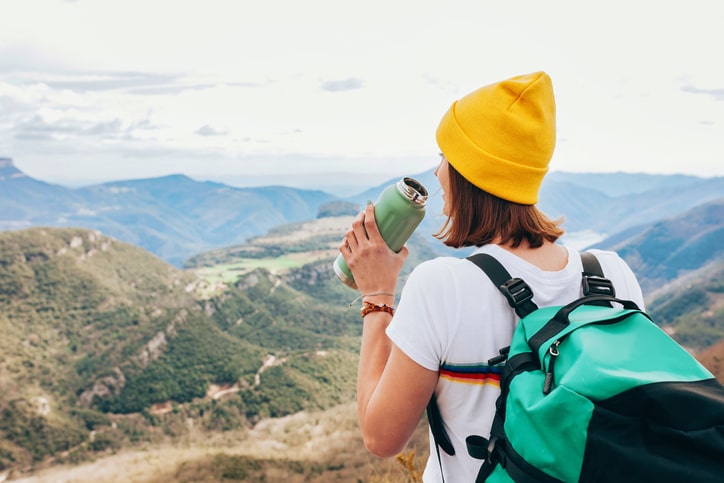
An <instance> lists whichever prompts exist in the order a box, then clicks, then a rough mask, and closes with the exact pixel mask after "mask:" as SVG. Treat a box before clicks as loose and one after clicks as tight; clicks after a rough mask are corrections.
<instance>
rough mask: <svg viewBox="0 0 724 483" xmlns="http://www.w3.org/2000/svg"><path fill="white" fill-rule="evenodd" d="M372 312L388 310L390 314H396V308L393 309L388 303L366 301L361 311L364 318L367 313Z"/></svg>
mask: <svg viewBox="0 0 724 483" xmlns="http://www.w3.org/2000/svg"><path fill="white" fill-rule="evenodd" d="M372 312H387V313H388V314H390V315H395V309H393V308H392V307H391V306H389V305H387V304H383V305H377V304H373V303H372V302H365V305H364V307H362V310H360V311H359V313H360V315H361V316H362V318H364V316H365V315H367V314H371V313H372Z"/></svg>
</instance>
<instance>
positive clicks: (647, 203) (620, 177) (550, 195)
mask: <svg viewBox="0 0 724 483" xmlns="http://www.w3.org/2000/svg"><path fill="white" fill-rule="evenodd" d="M410 176H411V177H412V178H415V179H416V180H418V181H419V182H420V183H422V184H423V185H424V186H425V187H426V188H427V189H428V191H429V192H430V199H429V201H428V206H427V210H426V211H427V215H426V217H425V219H424V220H423V222H422V224H421V226H420V228H419V229H418V232H420V233H422V234H425V235H427V234H431V233H435V232H436V231H437V230H438V229H439V228H440V227H441V226H442V224H443V223H444V221H445V218H444V216H442V196H441V195H440V193H439V189H440V184H439V183H438V181H437V178H436V177H435V175H434V170H429V171H425V172H422V173H416V174H411V175H410ZM397 181H399V178H395V179H390V180H389V181H388V182H386V183H383V184H381V185H379V186H375V187H373V188H370V189H369V190H367V191H365V192H363V193H361V194H359V195H357V196H355V197H353V198H351V199H352V200H353V201H355V202H356V203H358V204H359V205H360V206H364V203H365V202H366V201H367V200H372V201H374V200H376V199H377V197H378V196H379V193H380V192H381V191H382V189H383V188H384V187H386V186H388V185H390V184H392V183H396V182H397ZM722 195H724V178H722V177H718V178H698V177H695V176H683V175H648V174H626V173H612V174H605V173H604V174H593V173H588V174H585V173H561V172H552V173H550V174H549V175H548V176H547V177H546V178H545V179H544V180H543V184H542V186H541V191H540V197H539V202H538V208H539V209H541V210H542V211H543V212H544V213H546V214H547V215H548V216H551V217H552V218H559V217H564V219H565V223H564V228H565V229H566V231H567V232H568V233H569V234H574V233H578V232H581V231H584V230H585V231H590V232H593V234H594V235H595V236H594V238H598V239H603V238H605V237H607V236H612V235H614V234H616V233H619V232H621V231H624V230H626V229H628V228H631V227H635V226H637V225H640V224H643V223H652V222H654V221H657V220H661V219H664V218H668V217H670V216H673V215H676V214H677V213H682V212H684V211H686V210H688V209H690V208H693V207H695V206H697V205H699V204H702V203H706V202H708V201H711V200H715V199H717V198H720V197H722ZM581 248H583V246H581Z"/></svg>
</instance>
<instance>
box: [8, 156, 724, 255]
mask: <svg viewBox="0 0 724 483" xmlns="http://www.w3.org/2000/svg"><path fill="white" fill-rule="evenodd" d="M411 177H413V178H415V179H417V180H418V181H420V182H421V183H422V184H423V185H424V186H426V187H427V188H428V190H429V191H430V199H429V202H428V207H427V215H426V217H425V219H424V220H423V222H422V223H421V225H420V227H419V228H418V230H417V232H418V233H419V234H421V235H423V236H429V235H432V234H433V233H436V232H437V231H438V230H439V229H440V227H441V226H442V225H443V223H444V221H445V217H444V216H443V215H442V197H441V196H440V195H439V184H438V182H437V179H436V178H435V176H434V172H433V170H427V171H424V172H421V173H416V174H415V173H413V174H411ZM397 181H399V179H390V180H389V181H388V182H386V183H382V184H380V185H377V186H372V187H369V188H368V189H367V190H364V188H365V187H364V186H360V187H359V188H360V190H364V191H362V192H361V193H360V194H358V195H355V196H351V197H349V198H344V199H339V198H336V197H334V196H332V195H330V194H328V193H324V192H322V191H314V190H300V189H293V188H286V187H280V186H270V187H261V188H233V187H230V186H228V185H225V184H222V183H214V182H199V181H194V180H192V179H190V178H188V177H186V176H183V175H172V176H164V177H160V178H151V179H142V180H128V181H117V182H112V183H104V184H100V185H95V186H89V187H84V188H76V189H68V188H63V187H61V186H56V185H51V184H48V183H43V182H41V181H37V180H34V179H32V178H30V177H28V176H26V175H24V174H23V173H22V172H20V171H19V170H18V169H17V168H16V167H15V166H14V165H13V163H12V160H11V159H9V158H0V188H2V189H0V230H13V229H18V228H25V227H31V226H59V227H79V228H89V229H96V230H99V231H101V232H103V233H105V234H106V235H109V236H112V237H114V238H117V239H119V240H121V241H125V242H127V243H131V244H134V245H136V246H140V247H142V248H144V249H146V250H148V251H149V252H151V253H153V254H155V255H157V256H159V257H161V258H163V259H164V260H166V261H168V262H170V263H171V264H173V265H175V266H177V267H181V266H182V265H183V262H184V260H186V259H187V258H189V257H191V256H193V255H195V254H198V253H202V252H205V251H209V250H212V249H215V248H224V247H229V246H232V245H237V244H241V243H244V242H245V241H246V240H248V239H250V238H252V237H254V236H259V235H263V234H264V233H266V232H267V230H269V229H270V228H273V227H275V226H279V225H283V224H287V223H292V222H301V221H306V220H311V219H314V218H315V217H316V216H318V214H319V213H320V208H322V207H323V206H325V205H326V204H327V203H330V202H335V201H336V202H346V203H348V204H350V205H351V206H354V207H356V208H357V209H361V207H363V206H364V204H365V203H366V202H367V200H372V201H374V200H376V199H377V197H378V196H379V194H380V193H381V192H382V190H383V189H384V188H385V187H387V186H388V185H389V184H392V183H395V182H397ZM722 192H724V178H721V177H719V178H697V177H694V176H682V175H648V174H625V173H612V174H591V173H587V174H586V173H561V172H552V173H550V175H549V176H548V177H546V179H545V180H544V182H543V185H542V187H541V195H540V202H539V205H538V206H539V208H540V209H541V210H542V211H544V212H545V213H547V214H548V215H549V216H551V217H554V218H558V217H561V216H563V217H564V218H565V225H564V228H565V229H566V230H567V235H566V236H565V237H564V240H567V241H568V242H569V243H572V244H573V243H575V244H577V245H578V246H580V247H582V246H583V245H584V244H587V243H590V242H591V241H597V240H600V239H602V238H605V237H607V236H612V235H614V234H616V233H619V232H621V231H623V230H626V229H628V228H631V227H635V226H637V225H640V224H642V223H649V222H652V221H656V220H659V219H663V218H666V217H669V216H672V215H675V214H677V213H680V212H682V211H685V210H687V209H689V208H692V207H694V206H696V205H698V204H701V203H704V202H707V201H711V200H713V199H716V198H719V197H721V193H722ZM345 210H346V211H349V210H350V208H349V206H347V207H346V208H345ZM431 247H432V249H433V250H434V251H435V253H437V254H449V253H450V251H449V250H448V249H447V248H446V247H445V246H444V245H443V244H442V243H441V242H439V241H435V240H432V242H431Z"/></svg>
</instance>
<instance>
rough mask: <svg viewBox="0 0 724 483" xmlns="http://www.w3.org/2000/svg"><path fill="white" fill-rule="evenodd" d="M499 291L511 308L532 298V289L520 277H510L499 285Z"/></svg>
mask: <svg viewBox="0 0 724 483" xmlns="http://www.w3.org/2000/svg"><path fill="white" fill-rule="evenodd" d="M500 291H501V292H503V295H505V298H506V299H508V303H509V304H510V306H511V307H513V308H516V307H518V306H520V305H522V304H524V303H526V302H528V301H529V300H532V299H533V291H532V290H531V289H530V287H529V286H528V284H527V283H525V281H524V280H523V279H522V278H511V279H510V280H508V281H507V282H505V283H504V284H503V285H501V286H500Z"/></svg>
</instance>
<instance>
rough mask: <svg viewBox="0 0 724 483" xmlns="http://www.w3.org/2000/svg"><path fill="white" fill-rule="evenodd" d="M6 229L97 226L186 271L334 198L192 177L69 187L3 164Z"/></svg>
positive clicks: (1, 206) (1, 222)
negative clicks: (203, 256)
mask: <svg viewBox="0 0 724 483" xmlns="http://www.w3.org/2000/svg"><path fill="white" fill-rule="evenodd" d="M0 187H1V188H2V189H0V230H12V229H17V228H24V227H29V226H59V227H63V226H65V227H80V228H92V229H96V230H100V231H101V232H103V233H105V234H107V235H109V236H112V237H114V238H118V239H119V240H122V241H125V242H128V243H132V244H134V245H137V246H140V247H143V248H145V249H146V250H148V251H150V252H151V253H154V254H155V255H158V256H160V257H161V258H163V259H164V260H167V261H169V262H171V263H173V264H174V265H177V266H180V265H181V264H182V262H183V260H184V259H185V258H187V257H188V256H191V255H193V254H195V253H199V252H201V251H205V250H208V249H211V248H216V247H221V246H228V245H231V244H234V243H240V242H242V241H243V240H245V239H247V238H249V237H251V236H254V235H259V234H262V233H265V232H266V231H267V230H268V229H269V228H272V227H274V226H276V225H281V224H284V223H289V222H292V221H300V220H306V219H312V218H314V217H316V215H317V211H318V208H319V206H320V205H321V204H323V203H325V202H327V201H329V200H331V199H333V198H334V197H333V196H331V195H329V194H327V193H323V192H321V191H310V190H299V189H293V188H285V187H281V186H269V187H261V188H232V187H230V186H226V185H223V184H220V183H212V182H198V181H194V180H192V179H190V178H188V177H186V176H182V175H174V176H165V177H161V178H152V179H142V180H130V181H118V182H112V183H104V184H100V185H95V186H90V187H85V188H77V189H69V188H64V187H61V186H56V185H51V184H48V183H43V182H40V181H37V180H34V179H32V178H30V177H28V176H25V175H24V174H23V173H22V172H20V171H19V170H18V169H17V168H15V166H13V164H12V161H11V160H10V159H8V158H2V159H0Z"/></svg>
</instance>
